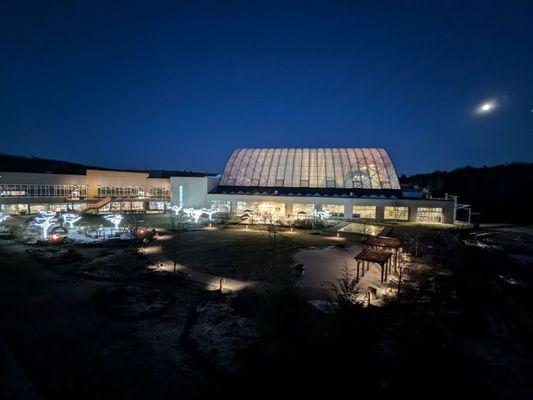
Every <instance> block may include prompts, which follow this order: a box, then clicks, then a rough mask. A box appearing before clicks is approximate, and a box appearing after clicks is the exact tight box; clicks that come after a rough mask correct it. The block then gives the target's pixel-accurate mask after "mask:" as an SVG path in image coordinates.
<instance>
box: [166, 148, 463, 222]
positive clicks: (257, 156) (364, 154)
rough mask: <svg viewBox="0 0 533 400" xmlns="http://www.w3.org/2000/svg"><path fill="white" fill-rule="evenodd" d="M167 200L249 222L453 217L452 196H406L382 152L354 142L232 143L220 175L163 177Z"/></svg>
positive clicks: (445, 219) (449, 219) (441, 219)
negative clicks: (256, 145)
mask: <svg viewBox="0 0 533 400" xmlns="http://www.w3.org/2000/svg"><path fill="white" fill-rule="evenodd" d="M170 182H171V202H172V204H182V205H183V206H184V207H192V208H206V207H207V208H216V209H218V210H219V211H220V212H228V213H232V214H238V215H239V214H240V215H245V214H246V215H254V216H255V217H256V219H255V220H256V221H259V222H261V221H263V222H267V223H270V222H277V221H279V222H286V221H290V220H296V219H299V220H302V219H311V218H316V215H319V214H317V212H327V215H328V216H329V218H331V219H338V220H354V219H368V220H376V221H411V222H430V223H453V222H454V221H455V208H456V204H455V200H454V199H451V198H450V199H426V198H411V197H408V195H407V194H404V193H403V192H402V190H401V187H400V184H399V180H398V176H397V173H396V170H395V168H394V164H393V163H392V160H391V158H390V157H389V155H388V153H387V152H386V151H385V150H383V149H375V148H374V149H362V148H319V149H309V148H275V149H274V148H269V149H266V148H263V149H237V150H235V151H234V152H233V153H232V154H231V156H230V158H229V160H228V162H227V163H226V166H225V168H224V171H223V174H222V175H221V176H220V177H211V176H203V177H171V178H170Z"/></svg>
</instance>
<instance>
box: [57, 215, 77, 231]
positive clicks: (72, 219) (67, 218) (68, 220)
mask: <svg viewBox="0 0 533 400" xmlns="http://www.w3.org/2000/svg"><path fill="white" fill-rule="evenodd" d="M61 219H62V220H63V223H64V224H69V227H70V229H72V228H74V224H75V223H76V222H78V221H79V220H80V219H81V217H80V216H79V215H78V214H73V213H68V214H63V215H62V216H61Z"/></svg>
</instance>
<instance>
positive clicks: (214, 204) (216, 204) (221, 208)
mask: <svg viewBox="0 0 533 400" xmlns="http://www.w3.org/2000/svg"><path fill="white" fill-rule="evenodd" d="M209 208H212V209H215V210H217V212H219V213H229V212H230V211H231V202H230V201H229V200H211V201H210V202H209Z"/></svg>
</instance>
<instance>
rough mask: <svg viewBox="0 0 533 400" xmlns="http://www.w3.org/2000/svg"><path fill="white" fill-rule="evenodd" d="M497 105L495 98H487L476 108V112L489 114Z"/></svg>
mask: <svg viewBox="0 0 533 400" xmlns="http://www.w3.org/2000/svg"><path fill="white" fill-rule="evenodd" d="M496 107H497V103H496V101H495V100H489V101H485V102H483V103H481V104H480V105H479V106H478V107H477V109H476V114H479V115H483V114H489V113H491V112H492V111H494V109H495V108H496Z"/></svg>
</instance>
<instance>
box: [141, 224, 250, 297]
mask: <svg viewBox="0 0 533 400" xmlns="http://www.w3.org/2000/svg"><path fill="white" fill-rule="evenodd" d="M169 239H170V234H169V233H167V232H159V235H158V238H157V239H156V240H154V241H152V242H151V243H150V244H148V245H146V246H145V247H144V249H145V253H146V255H147V256H148V257H149V259H150V260H151V261H153V262H154V263H155V264H156V266H158V267H159V268H161V269H163V270H165V271H173V270H174V263H173V262H172V261H169V260H168V257H167V256H166V255H165V252H164V251H163V245H164V244H163V243H162V241H166V240H169ZM176 271H179V272H181V273H183V274H185V275H187V277H189V279H191V280H192V281H194V282H197V283H201V284H203V285H205V286H206V288H207V289H208V290H219V289H220V280H221V279H222V280H223V289H225V290H229V291H237V290H242V289H244V288H251V287H256V286H259V285H260V283H259V282H253V281H248V282H246V281H240V280H237V279H230V278H225V277H222V276H216V275H211V274H207V273H205V272H201V271H198V270H195V269H192V268H189V267H186V266H185V265H183V264H179V263H178V264H177V265H176Z"/></svg>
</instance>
